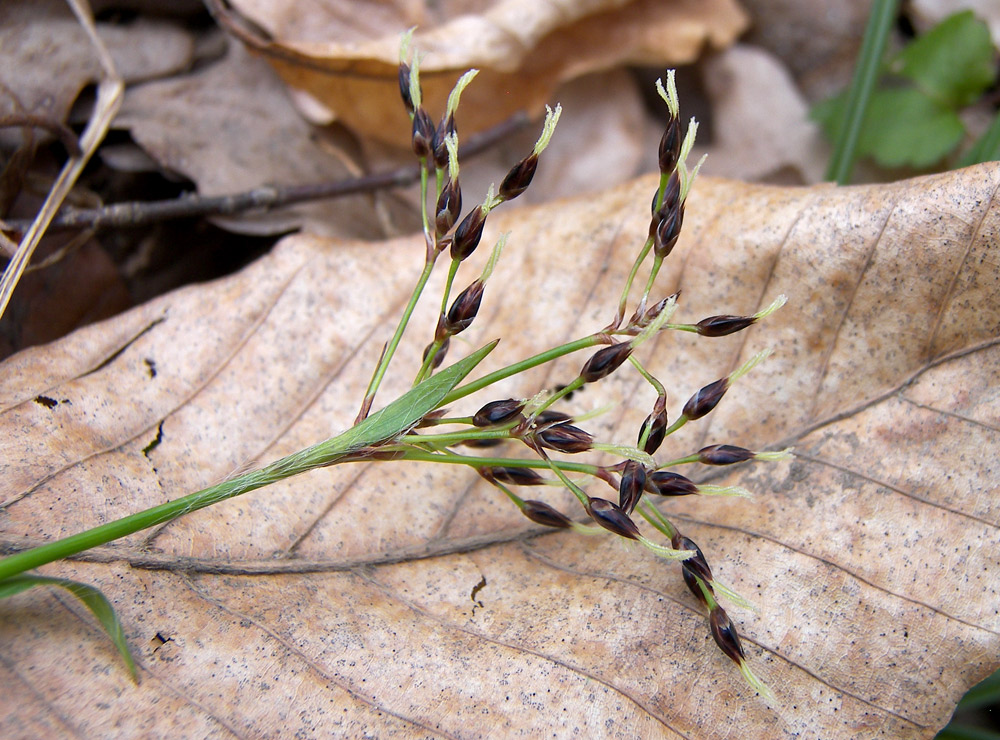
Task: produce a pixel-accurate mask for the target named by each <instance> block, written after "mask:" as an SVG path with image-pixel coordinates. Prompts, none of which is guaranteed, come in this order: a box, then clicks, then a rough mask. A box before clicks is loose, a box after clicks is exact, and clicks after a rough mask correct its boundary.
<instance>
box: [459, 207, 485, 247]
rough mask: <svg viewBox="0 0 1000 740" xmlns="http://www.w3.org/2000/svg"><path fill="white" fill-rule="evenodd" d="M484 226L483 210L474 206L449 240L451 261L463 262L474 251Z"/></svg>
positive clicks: (481, 236)
mask: <svg viewBox="0 0 1000 740" xmlns="http://www.w3.org/2000/svg"><path fill="white" fill-rule="evenodd" d="M484 226H486V216H485V215H483V209H482V208H481V207H479V206H476V207H475V208H473V209H472V210H471V211H470V212H469V214H468V215H467V216H466V217H465V218H463V219H462V223H460V224H459V225H458V228H457V229H455V234H454V236H453V237H452V239H451V258H452V259H453V260H459V261H461V260H464V259H465V258H466V257H468V256H469V255H470V254H472V253H473V252H475V251H476V247H478V246H479V240H480V239H482V238H483V227H484Z"/></svg>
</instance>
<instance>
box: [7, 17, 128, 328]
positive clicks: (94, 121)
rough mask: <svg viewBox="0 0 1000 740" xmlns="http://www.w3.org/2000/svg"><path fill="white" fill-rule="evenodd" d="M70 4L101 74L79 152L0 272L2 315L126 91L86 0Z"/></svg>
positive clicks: (67, 165) (58, 178)
mask: <svg viewBox="0 0 1000 740" xmlns="http://www.w3.org/2000/svg"><path fill="white" fill-rule="evenodd" d="M69 4H70V7H71V8H72V9H73V13H74V14H75V15H76V17H77V20H79V22H80V25H81V26H83V29H84V31H86V33H87V37H88V38H89V39H90V43H91V46H92V47H93V50H94V53H95V55H96V56H97V59H98V61H99V62H100V63H101V70H102V77H101V81H100V83H99V84H98V86H97V100H96V101H95V102H94V112H93V114H92V115H91V117H90V121H89V122H88V123H87V127H86V128H85V129H84V131H83V135H82V136H81V137H80V142H79V150H80V153H79V155H74V156H70V158H69V159H68V160H67V161H66V164H65V165H63V168H62V171H60V173H59V177H57V178H56V181H55V183H54V184H53V185H52V189H51V190H50V191H49V194H48V196H47V197H46V199H45V202H44V203H43V204H42V208H41V210H40V211H39V212H38V214H37V215H36V216H35V218H34V220H33V221H32V222H31V223H30V224H28V225H27V226H26V227H25V228H24V230H23V231H22V233H23V234H24V237H23V238H22V239H21V243H20V244H19V245H18V247H17V251H16V252H15V253H14V256H13V257H12V258H11V260H10V262H9V263H8V265H7V267H6V269H5V270H4V272H3V276H2V277H0V316H3V313H4V311H6V310H7V306H8V305H9V303H10V299H11V296H12V295H13V294H14V288H16V287H17V284H18V282H19V281H20V279H21V275H23V274H24V270H25V268H26V267H27V266H28V263H29V262H30V261H31V256H32V254H34V252H35V248H36V247H37V246H38V243H39V242H40V241H41V238H42V235H43V234H45V232H46V230H47V229H48V227H49V225H50V224H51V223H52V219H53V218H54V217H55V215H56V213H57V211H58V210H59V207H60V206H61V205H62V202H63V200H65V198H66V196H67V195H69V192H70V190H71V189H72V188H73V185H74V184H75V183H76V181H77V178H79V177H80V174H81V173H82V172H83V168H84V167H85V166H86V164H87V162H88V161H89V160H90V158H91V156H93V154H94V152H96V151H97V147H98V146H99V145H100V143H101V142H102V141H103V140H104V136H105V134H107V132H108V129H109V128H110V127H111V121H112V119H114V117H115V116H116V115H117V113H118V109H119V108H120V107H121V103H122V97H123V95H124V91H125V84H124V82H122V78H121V76H120V75H119V74H118V71H117V70H116V69H115V65H114V61H113V60H112V59H111V54H109V53H108V50H107V48H106V47H105V46H104V42H103V41H101V38H100V36H98V35H97V29H96V28H95V26H94V18H93V15H92V14H91V12H90V7H89V5H87V4H86V0H69Z"/></svg>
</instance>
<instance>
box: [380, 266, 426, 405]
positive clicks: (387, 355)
mask: <svg viewBox="0 0 1000 740" xmlns="http://www.w3.org/2000/svg"><path fill="white" fill-rule="evenodd" d="M433 271H434V261H433V260H432V259H431V260H427V262H425V263H424V269H423V272H421V273H420V278H419V279H418V280H417V284H416V286H415V287H414V288H413V293H412V294H411V295H410V301H409V303H407V304H406V308H405V309H403V315H402V316H401V317H400V318H399V324H398V325H397V326H396V333H395V334H393V335H392V339H391V340H389V344H388V346H387V347H386V349H385V351H384V352H383V353H382V359H381V360H379V363H378V366H376V368H375V372H374V373H372V379H371V382H369V383H368V389H367V390H366V391H365V399H366V401H367V402H368V403H369V404H370V403H371V401H372V400H374V398H375V394H376V393H378V388H379V386H380V385H382V378H384V377H385V373H386V371H387V370H388V369H389V363H390V362H392V356H393V355H394V354H395V353H396V348H397V347H399V342H400V340H401V339H402V338H403V333H404V332H405V331H406V327H407V325H408V324H409V323H410V316H411V315H412V314H413V309H414V308H416V306H417V301H418V300H420V295H421V294H422V293H423V292H424V286H426V285H427V281H428V280H429V279H430V276H431V273H432V272H433Z"/></svg>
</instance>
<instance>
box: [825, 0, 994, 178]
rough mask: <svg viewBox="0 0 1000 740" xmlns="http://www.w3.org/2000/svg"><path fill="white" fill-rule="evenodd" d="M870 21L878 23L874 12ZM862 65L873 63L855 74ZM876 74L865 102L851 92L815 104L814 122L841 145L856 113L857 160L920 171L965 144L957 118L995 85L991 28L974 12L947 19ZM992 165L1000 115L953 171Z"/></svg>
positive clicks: (834, 175) (885, 28)
mask: <svg viewBox="0 0 1000 740" xmlns="http://www.w3.org/2000/svg"><path fill="white" fill-rule="evenodd" d="M884 4H885V5H887V6H890V7H891V6H892V5H893V4H892V3H884ZM876 10H878V9H877V8H876ZM873 20H876V21H877V20H878V17H877V14H876V12H875V11H873ZM875 25H877V26H878V24H877V23H876V24H875ZM878 27H879V28H880V29H881V30H879V31H878V33H883V34H887V33H888V30H889V28H890V27H891V26H887V25H885V24H884V23H883V24H882V25H881V26H878ZM872 46H873V47H875V48H876V50H875V51H872V52H871V53H872V54H874V55H877V59H876V64H877V61H878V59H880V58H881V51H880V50H877V45H875V44H874V42H873V44H872ZM882 47H884V38H883V39H882ZM865 61H870V60H865V59H862V60H861V61H859V70H861V68H862V67H863V66H864V62H865ZM877 67H878V72H879V80H878V83H877V84H876V85H873V86H872V87H871V90H870V93H869V94H868V97H867V100H864V101H853V100H852V98H851V93H852V92H854V91H853V90H851V91H845V92H843V93H841V94H840V95H837V96H836V97H833V98H830V99H829V100H825V101H823V102H822V103H819V104H818V105H817V106H815V108H813V111H812V115H813V118H815V119H816V120H817V121H819V122H820V123H821V124H822V126H823V129H824V131H825V132H826V135H827V137H828V138H829V139H830V140H831V141H833V142H836V143H838V144H839V143H840V142H842V141H844V140H845V139H846V138H847V136H848V134H849V131H848V127H849V126H850V125H851V123H852V117H851V113H852V110H851V108H852V106H853V107H854V111H853V112H854V113H856V114H858V115H859V116H860V118H859V119H858V120H859V121H860V128H859V130H858V133H857V140H856V146H855V150H854V155H855V156H870V157H872V158H873V159H874V160H875V161H876V162H877V163H878V164H880V165H882V166H885V167H901V166H909V167H915V168H918V169H923V168H926V167H930V166H933V165H936V164H938V163H939V162H941V161H942V160H943V159H944V158H945V157H947V156H949V155H952V154H953V153H954V152H955V151H956V150H957V149H958V147H959V145H960V144H961V142H962V141H963V139H964V138H965V137H966V130H965V126H964V125H963V123H962V120H961V118H960V117H959V113H960V111H961V110H962V109H963V108H965V107H966V106H968V105H971V104H973V103H975V102H976V101H978V100H979V99H980V98H981V97H982V95H983V93H984V92H985V91H986V90H987V89H988V88H990V87H991V86H992V85H993V84H994V81H995V80H996V54H995V51H994V49H993V43H992V41H991V39H990V33H989V29H988V28H987V27H986V24H984V23H983V22H982V21H980V20H978V19H977V18H976V17H975V16H974V15H973V14H972V12H971V11H965V12H962V13H956V14H955V15H952V16H950V17H948V18H946V19H945V20H944V21H942V22H941V23H940V24H939V25H937V26H935V27H934V28H932V29H931V30H930V31H928V32H927V33H926V34H924V35H922V36H920V37H918V38H916V39H914V40H913V41H912V42H910V43H909V44H907V45H906V47H905V48H903V49H902V50H901V51H900V52H899V53H897V54H896V55H894V56H893V57H892V58H891V59H889V60H888V62H887V63H885V64H877ZM858 106H860V107H861V108H864V111H863V113H860V112H859V111H858V110H857V109H858ZM996 158H1000V114H998V115H997V117H996V118H995V119H994V121H993V123H992V125H991V127H990V128H989V129H988V130H987V131H986V133H985V134H983V136H982V137H981V138H980V139H979V140H978V141H976V142H975V143H974V144H973V145H972V146H971V147H969V148H968V149H967V150H966V151H965V152H964V154H963V155H962V156H961V157H960V158H959V159H958V160H957V161H956V162H955V164H956V165H957V166H966V165H969V164H975V163H977V162H983V161H988V160H991V159H996ZM841 174H842V172H841V173H838V172H836V171H832V172H831V179H837V180H838V181H840V182H846V179H842V178H841V177H840V175H841Z"/></svg>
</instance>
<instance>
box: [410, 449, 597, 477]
mask: <svg viewBox="0 0 1000 740" xmlns="http://www.w3.org/2000/svg"><path fill="white" fill-rule="evenodd" d="M400 459H401V460H411V461H415V462H433V463H448V464H451V465H468V466H469V467H473V468H489V467H503V468H537V469H549V468H551V465H555V466H556V467H557V468H559V469H560V470H563V471H565V472H567V473H581V474H583V475H590V476H597V475H598V474H599V473H600V471H601V468H600V467H599V466H597V465H593V464H590V463H581V462H572V461H569V460H548V461H546V460H541V459H535V458H520V457H480V456H477V455H460V454H458V453H455V452H451V451H445V450H442V451H440V452H428V451H426V450H417V449H414V448H412V447H410V448H407V449H406V450H405V451H404V452H403V456H402V457H401V458H400ZM550 463H551V464H550Z"/></svg>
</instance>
